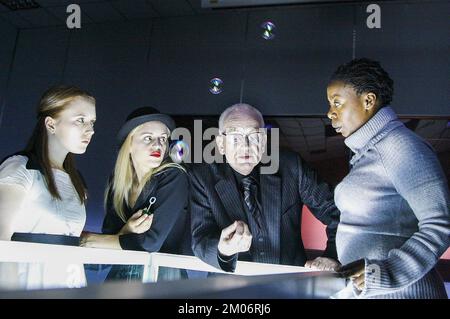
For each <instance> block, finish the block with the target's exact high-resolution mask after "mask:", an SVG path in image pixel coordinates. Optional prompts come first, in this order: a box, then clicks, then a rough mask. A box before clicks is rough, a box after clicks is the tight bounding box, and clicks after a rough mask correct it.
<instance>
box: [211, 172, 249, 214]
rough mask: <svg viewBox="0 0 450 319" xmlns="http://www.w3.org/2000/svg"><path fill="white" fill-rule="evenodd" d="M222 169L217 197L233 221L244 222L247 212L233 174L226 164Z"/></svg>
mask: <svg viewBox="0 0 450 319" xmlns="http://www.w3.org/2000/svg"><path fill="white" fill-rule="evenodd" d="M221 168H222V170H221V174H220V175H221V176H219V181H218V182H217V183H216V185H215V189H216V192H217V195H218V196H219V198H220V200H221V201H222V204H223V206H224V207H225V210H226V212H227V214H228V215H229V216H230V218H231V220H232V221H235V220H243V217H244V215H245V213H244V212H245V210H244V207H243V206H242V202H241V197H240V193H239V190H238V188H237V185H236V181H235V179H234V176H233V172H232V171H231V168H229V167H227V165H226V164H224V165H222V167H221Z"/></svg>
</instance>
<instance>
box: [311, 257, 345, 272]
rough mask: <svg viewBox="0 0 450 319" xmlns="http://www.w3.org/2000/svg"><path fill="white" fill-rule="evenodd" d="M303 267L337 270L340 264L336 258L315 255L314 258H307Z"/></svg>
mask: <svg viewBox="0 0 450 319" xmlns="http://www.w3.org/2000/svg"><path fill="white" fill-rule="evenodd" d="M305 267H306V268H310V269H315V270H325V271H338V270H339V268H340V267H341V264H340V263H339V262H338V261H337V260H334V259H331V258H326V257H317V258H316V259H314V260H308V261H307V262H306V264H305Z"/></svg>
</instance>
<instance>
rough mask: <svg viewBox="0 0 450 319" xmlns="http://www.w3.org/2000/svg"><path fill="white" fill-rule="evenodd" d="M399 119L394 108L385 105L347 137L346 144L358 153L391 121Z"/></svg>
mask: <svg viewBox="0 0 450 319" xmlns="http://www.w3.org/2000/svg"><path fill="white" fill-rule="evenodd" d="M397 119H398V118H397V115H396V114H395V112H394V110H393V109H392V108H391V107H390V106H385V107H383V108H381V109H380V110H378V112H377V113H375V115H374V116H373V117H372V118H371V119H370V120H368V121H367V122H366V123H365V124H364V125H363V126H361V127H360V128H359V129H358V130H356V131H355V132H353V134H352V135H350V136H349V137H347V138H346V139H345V141H344V142H345V145H347V147H349V148H350V149H351V150H352V151H353V153H358V152H359V151H360V150H361V149H362V148H364V146H366V145H367V144H368V143H369V142H370V141H371V140H372V139H373V138H374V137H375V136H377V135H378V134H379V133H380V132H382V131H383V130H384V128H385V127H386V126H387V125H388V124H389V122H391V121H394V120H397Z"/></svg>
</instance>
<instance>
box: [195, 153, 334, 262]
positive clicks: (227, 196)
mask: <svg viewBox="0 0 450 319" xmlns="http://www.w3.org/2000/svg"><path fill="white" fill-rule="evenodd" d="M190 177H191V178H190V180H191V195H190V196H191V200H190V202H191V203H190V212H191V227H192V248H193V251H194V253H195V255H196V256H197V257H199V258H200V259H201V260H203V261H204V262H206V263H208V264H210V265H212V266H214V267H217V268H223V267H221V265H222V264H221V263H219V261H218V255H217V253H218V251H217V245H218V243H219V238H220V233H221V231H222V229H223V228H225V227H227V226H229V225H230V224H232V223H233V222H234V221H235V220H245V217H246V216H245V214H246V213H245V210H244V207H243V204H242V201H241V195H240V193H239V190H238V186H237V185H236V180H235V178H234V176H233V171H232V168H231V167H230V166H229V165H228V164H216V163H214V164H203V163H202V164H195V165H193V166H192V168H191V170H190ZM259 184H260V190H259V191H260V192H261V206H262V214H263V218H264V220H265V224H266V227H267V239H268V243H266V244H265V250H266V251H265V254H264V255H263V256H261V255H260V254H258V253H257V251H256V250H257V247H260V246H258V245H260V243H258V238H257V237H256V236H253V240H252V247H251V248H250V251H249V252H247V253H240V254H239V256H238V259H239V260H247V261H255V262H256V261H257V262H266V263H275V264H285V265H297V266H303V265H304V264H305V262H306V254H305V250H304V247H303V243H302V239H301V233H300V229H301V207H302V205H303V204H305V205H307V206H308V208H309V209H310V210H311V212H312V213H313V214H314V216H315V217H316V218H318V219H319V220H320V221H321V222H322V223H324V224H326V225H327V235H328V243H327V249H326V251H325V254H324V256H327V257H331V258H335V259H337V256H336V246H335V235H336V229H337V225H338V223H339V216H340V213H339V211H338V209H337V208H336V206H335V204H334V200H333V192H332V191H331V190H330V187H329V186H328V185H327V184H326V183H325V182H323V181H321V180H320V179H319V178H318V176H317V174H316V172H315V171H314V170H312V169H311V168H309V167H308V166H307V165H306V164H305V162H304V161H303V160H302V159H301V158H300V156H299V155H298V154H296V153H293V152H280V167H279V170H278V172H277V173H276V174H273V175H267V174H266V175H264V174H261V175H260V183H259ZM249 226H250V229H252V227H251V225H249ZM252 235H254V234H253V231H252ZM225 270H227V269H225Z"/></svg>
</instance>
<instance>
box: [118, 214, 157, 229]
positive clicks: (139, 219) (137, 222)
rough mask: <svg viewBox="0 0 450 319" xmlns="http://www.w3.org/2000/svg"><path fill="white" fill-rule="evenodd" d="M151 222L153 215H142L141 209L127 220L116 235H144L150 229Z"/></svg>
mask: <svg viewBox="0 0 450 319" xmlns="http://www.w3.org/2000/svg"><path fill="white" fill-rule="evenodd" d="M152 222H153V215H147V214H143V213H142V209H141V210H139V211H137V212H136V213H134V214H133V215H132V216H131V217H130V218H129V219H128V220H127V223H126V224H125V225H124V226H123V227H122V229H121V230H120V232H119V233H118V235H125V234H132V233H134V234H142V233H145V232H146V231H147V230H149V229H150V226H151V225H152Z"/></svg>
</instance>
